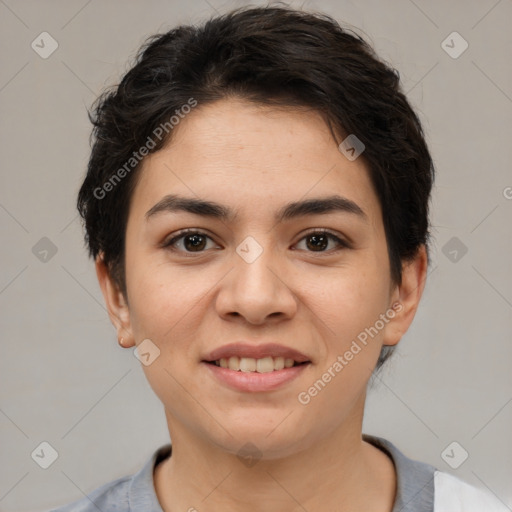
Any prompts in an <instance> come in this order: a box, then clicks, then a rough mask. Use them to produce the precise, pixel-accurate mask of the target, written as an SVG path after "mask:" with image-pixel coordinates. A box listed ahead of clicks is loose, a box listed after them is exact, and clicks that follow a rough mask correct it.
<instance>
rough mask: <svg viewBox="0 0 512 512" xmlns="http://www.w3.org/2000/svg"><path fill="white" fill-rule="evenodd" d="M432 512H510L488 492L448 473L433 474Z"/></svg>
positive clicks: (438, 472)
mask: <svg viewBox="0 0 512 512" xmlns="http://www.w3.org/2000/svg"><path fill="white" fill-rule="evenodd" d="M434 485H435V493H434V512H482V511H484V510H485V512H510V509H509V508H508V507H507V506H505V505H504V504H503V503H502V502H501V501H500V500H499V499H498V498H497V497H495V496H494V495H493V494H491V493H490V492H488V491H484V490H482V489H479V488H477V487H474V486H472V485H470V484H469V483H467V482H464V481H463V480H461V479H460V478H457V477H456V476H453V475H451V474H449V473H444V472H442V471H436V472H435V473H434Z"/></svg>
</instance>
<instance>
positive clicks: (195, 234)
mask: <svg viewBox="0 0 512 512" xmlns="http://www.w3.org/2000/svg"><path fill="white" fill-rule="evenodd" d="M208 240H211V238H210V237H209V236H207V235H205V234H204V233H201V232H200V231H186V232H182V233H180V234H179V235H177V236H175V237H174V238H171V239H170V240H169V241H167V242H165V243H164V244H163V247H166V248H170V249H171V250H173V251H182V252H185V253H187V252H203V251H204V249H205V248H206V246H207V241H208ZM178 242H180V243H181V244H182V246H181V247H180V246H179V243H178Z"/></svg>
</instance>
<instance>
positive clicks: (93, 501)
mask: <svg viewBox="0 0 512 512" xmlns="http://www.w3.org/2000/svg"><path fill="white" fill-rule="evenodd" d="M131 480H132V477H130V476H125V477H122V478H119V479H117V480H113V481H112V482H109V483H107V484H104V485H102V486H101V487H98V488H97V489H96V490H94V491H93V492H91V493H89V494H88V495H87V496H85V497H83V498H81V499H79V500H77V501H74V502H73V503H69V504H67V505H64V506H62V507H60V508H56V509H52V510H51V511H50V512H98V510H101V511H103V512H109V511H115V512H128V511H129V510H130V504H129V498H128V489H129V486H130V483H131Z"/></svg>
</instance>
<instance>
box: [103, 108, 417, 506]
mask: <svg viewBox="0 0 512 512" xmlns="http://www.w3.org/2000/svg"><path fill="white" fill-rule="evenodd" d="M339 142H340V141H335V140H334V139H333V137H332V135H331V134H330V132H329V130H328V127H327V125H326V124H325V122H324V121H323V119H322V118H321V117H320V115H319V114H317V113H315V112H313V111H311V110H309V111H306V110H303V111H297V110H292V109H270V108H268V107H267V108H264V107H261V106H256V105H254V104H250V103H248V102H245V101H243V100H238V99H229V100H222V101H219V102H216V103H213V104H210V105H205V106H198V107H197V108H196V109H194V110H193V111H192V113H190V114H189V115H188V116H187V117H186V118H185V119H184V120H182V121H181V122H180V124H179V125H178V127H176V128H175V130H174V132H173V139H172V141H171V142H170V143H169V144H167V145H166V146H165V147H164V148H163V149H162V150H161V151H159V152H157V153H153V154H151V155H149V156H148V157H147V158H146V159H145V161H144V163H143V168H142V170H141V175H140V180H139V182H138V184H137V186H136V189H135V191H134V195H133V197H132V200H131V204H130V212H129V218H128V223H127V228H126V261H125V264H126V283H127V297H124V296H123V295H122V293H121V292H120V291H119V289H118V287H117V286H116V285H115V283H114V281H113V280H112V279H111V278H110V276H109V275H108V272H107V270H106V268H105V265H104V264H103V262H102V260H101V257H99V258H98V259H97V261H96V271H97V276H98V280H99V283H100V286H101V289H102V292H103V294H104V297H105V301H106V304H107V307H108V311H109V315H110V318H111V320H112V322H113V324H114V325H115V327H116V329H117V331H118V336H119V337H121V336H122V337H123V338H124V346H126V347H133V346H135V345H138V344H139V343H140V342H141V341H142V340H144V339H147V338H149V339H150V340H151V341H152V342H153V343H154V344H155V345H156V346H158V348H159V350H160V356H159V357H157V358H156V359H155V360H154V362H153V363H152V364H150V365H148V366H142V368H143V370H144V372H145V374H146V377H147V379H148V381H149V383H150V385H151V387H152V388H153V390H154V392H155V393H156V394H157V396H158V397H159V398H160V400H161V401H162V403H163V405H164V409H165V415H166V419H167V424H168V428H169V434H170V437H171V439H172V445H173V452H172V457H170V458H168V459H166V460H165V461H164V462H162V463H161V464H160V465H158V466H157V468H156V471H155V475H154V477H155V489H156V492H157V495H158V498H159V500H160V503H161V505H162V508H163V510H164V511H165V512H171V511H172V512H175V511H185V510H189V509H191V507H195V508H196V509H197V510H201V511H202V512H204V511H215V510H224V511H227V512H229V511H235V510H241V509H242V507H243V509H244V510H248V511H265V512H273V511H276V512H277V511H279V512H283V511H284V512H292V511H298V510H304V509H306V510H308V512H315V511H320V510H343V511H347V512H348V511H356V510H372V511H376V512H381V511H382V512H390V511H391V510H392V507H393V503H394V499H395V489H396V474H395V471H394V466H393V464H392V462H391V460H390V459H389V457H388V456H387V455H386V454H384V452H382V451H380V450H379V449H377V448H376V447H374V446H373V445H371V444H369V443H366V442H364V441H363V440H362V437H361V431H362V420H363V411H364V403H365V398H366V386H367V383H368V380H369V377H370V375H371V373H372V370H373V368H374V367H375V364H376V362H377V359H378V356H379V353H380V350H381V347H382V346H383V345H396V344H397V343H398V342H399V340H400V339H401V337H402V336H403V334H404V333H405V332H406V331H407V329H408V327H409V325H410V324H411V322H412V320H413V318H414V315H415V313H416V310H417V307H418V304H419V301H420V298H421V295H422V293H423V288H424V282H425V277H426V271H427V255H426V251H425V248H424V247H423V246H422V247H421V248H420V250H419V251H418V253H417V256H416V258H415V259H414V260H412V261H411V262H409V263H408V264H407V265H405V264H404V267H403V278H402V283H401V285H400V286H396V285H394V284H393V283H392V281H391V278H390V267H389V259H388V255H387V254H388V253H387V244H386V238H385V233H384V226H383V221H382V213H381V207H380V204H379V201H378V198H377V196H376V194H375V191H374V189H373V187H372V184H371V181H370V178H369V175H368V171H367V168H366V164H365V162H364V159H363V157H359V158H357V159H356V160H354V161H349V160H348V159H347V158H346V157H345V156H344V155H343V154H342V153H341V152H340V151H339V149H338V143H339ZM171 193H172V194H180V195H184V196H188V197H200V198H201V199H208V200H212V201H215V202H218V203H221V204H223V205H226V206H229V207H230V208H232V209H235V210H237V212H238V219H237V220H236V221H233V222H223V221H220V220H217V219H210V218H206V217H202V216H198V215H194V214H191V213H185V212H165V213H161V214H159V215H155V216H154V217H153V218H152V219H151V220H150V221H146V220H145V213H146V212H147V211H148V210H149V209H150V208H151V207H152V206H153V205H154V204H156V203H157V202H158V201H159V200H160V199H161V198H162V197H163V196H164V195H166V194H171ZM333 193H337V194H340V195H342V196H345V197H347V198H349V199H351V200H352V201H354V202H356V203H357V204H358V205H359V206H360V207H361V208H362V209H363V210H364V212H365V213H366V215H367V217H368V221H367V222H365V221H364V220H362V219H360V218H359V217H358V216H356V215H354V214H350V213H344V212H331V213H327V214H322V215H319V214H316V215H309V216H306V217H300V218H294V219H291V220H289V221H284V222H282V223H279V224H275V222H274V220H273V215H274V212H275V211H277V210H278V209H279V208H280V207H282V206H283V205H284V204H286V203H289V202H292V201H298V200H301V199H304V198H310V197H324V196H329V195H332V194H333ZM183 228H196V229H197V230H199V231H202V232H204V233H205V234H206V235H207V236H209V237H210V239H207V245H206V246H205V247H204V248H202V249H201V250H202V252H193V247H191V246H192V244H190V243H189V244H188V245H186V244H185V240H184V239H181V241H178V242H177V247H176V250H175V251H174V252H173V251H172V250H171V249H170V248H162V247H160V246H159V244H161V243H162V242H163V241H165V240H169V239H170V238H171V235H173V234H176V233H177V232H178V231H179V230H181V229H183ZM313 228H325V229H328V230H330V231H332V232H333V233H334V234H336V235H337V236H339V237H340V238H341V239H344V240H350V241H351V245H350V246H349V247H348V248H340V249H339V250H336V249H337V247H338V246H337V243H336V242H335V241H334V240H331V241H330V242H329V245H328V246H327V247H326V248H325V249H323V250H321V251H318V250H316V251H315V246H314V244H312V243H311V239H310V238H308V237H306V235H307V234H308V233H307V232H308V231H312V230H313ZM247 236H252V237H253V238H254V239H255V240H257V242H258V243H259V245H260V246H261V247H262V248H263V252H262V254H261V255H260V256H259V258H257V259H256V260H255V261H254V262H252V263H250V264H249V263H247V262H246V261H244V260H243V259H242V258H241V257H240V256H239V255H238V254H237V252H236V251H235V249H236V247H237V246H238V245H239V244H240V243H241V242H242V240H244V239H245V238H246V237H247ZM187 250H188V252H187ZM395 303H399V304H400V305H401V309H400V311H399V312H397V313H396V314H395V316H394V318H393V319H390V320H389V321H388V322H387V323H385V326H384V328H383V329H381V330H380V331H379V333H378V335H377V336H375V337H374V338H373V339H371V340H370V342H369V343H368V344H367V345H366V346H365V347H364V348H363V349H362V350H361V351H360V352H359V353H358V354H357V355H356V356H355V357H354V358H353V359H352V360H351V361H350V362H349V364H347V365H346V366H345V367H344V368H343V370H342V371H341V372H339V373H338V374H336V377H335V378H333V379H332V380H331V382H329V383H328V384H327V385H326V386H325V388H324V389H323V390H322V391H321V392H320V393H318V394H317V396H315V397H314V398H312V399H311V401H310V402H309V403H308V404H307V405H303V404H301V403H300V402H299V401H298V399H297V396H298V394H299V393H300V392H303V391H307V390H308V388H310V387H311V385H312V384H313V383H314V382H315V381H316V380H318V379H319V378H321V376H322V374H323V373H324V372H326V371H327V369H328V368H329V367H331V366H332V365H333V363H334V362H335V361H336V359H337V357H338V355H340V354H344V353H345V352H346V351H347V350H348V349H349V348H350V345H351V343H352V341H353V340H354V339H356V337H357V335H358V334H359V333H360V332H362V331H364V329H365V328H367V327H370V326H373V325H374V324H375V322H376V320H378V319H379V315H381V314H383V313H385V312H386V311H387V310H389V308H391V307H392V305H393V304H395ZM237 340H246V341H248V342H252V343H254V344H257V343H266V342H277V343H281V344H284V345H287V346H292V347H294V348H296V349H298V350H300V351H301V352H303V353H304V354H306V355H307V356H308V357H309V359H310V360H311V364H310V365H309V366H308V367H307V368H305V370H304V371H303V372H302V373H301V375H300V376H299V377H298V378H296V379H295V380H293V381H291V382H289V383H287V384H286V385H284V386H282V387H281V388H280V389H278V390H274V391H272V392H258V393H250V392H241V391H236V390H233V389H230V388H227V387H226V386H223V385H221V384H220V383H219V382H218V381H217V380H216V379H214V378H213V377H212V376H211V375H210V372H209V371H207V370H208V368H205V367H204V363H201V360H202V358H203V357H204V356H205V354H206V353H207V352H209V351H210V350H212V349H214V348H217V347H220V346H222V345H224V344H227V343H231V342H235V341H237ZM132 350H133V349H132ZM248 441H250V442H251V443H252V444H254V445H255V446H256V447H257V449H258V450H259V451H260V453H261V459H260V460H259V461H258V462H257V463H256V464H255V465H253V466H252V467H247V466H246V465H244V464H242V463H241V461H240V460H239V458H238V457H237V453H238V451H239V450H240V448H241V447H242V446H243V445H245V444H246V443H247V442H248Z"/></svg>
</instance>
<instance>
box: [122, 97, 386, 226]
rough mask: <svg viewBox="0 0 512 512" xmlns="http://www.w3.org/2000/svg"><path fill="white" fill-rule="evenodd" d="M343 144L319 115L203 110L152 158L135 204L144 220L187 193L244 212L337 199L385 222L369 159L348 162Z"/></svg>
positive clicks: (232, 106)
mask: <svg viewBox="0 0 512 512" xmlns="http://www.w3.org/2000/svg"><path fill="white" fill-rule="evenodd" d="M338 142H339V141H336V140H334V138H333V136H332V134H331V132H330V130H329V128H328V126H327V124H326V123H325V121H324V119H323V118H322V117H321V115H320V114H319V113H318V112H315V111H313V110H305V109H302V110H296V109H291V108H279V109H276V108H271V107H267V106H259V105H255V104H252V103H248V102H246V101H243V100H221V101H218V102H215V103H211V104H208V105H204V106H201V105H199V106H198V107H196V108H195V109H194V110H193V111H192V112H191V113H190V114H188V115H187V116H186V117H184V119H182V120H181V121H180V123H179V124H178V125H177V126H175V128H174V129H173V132H172V138H171V141H170V142H169V143H168V144H167V145H166V146H165V147H164V148H163V149H161V150H160V151H158V152H156V153H152V154H150V155H149V156H148V157H146V159H145V160H144V162H143V166H142V169H141V175H140V177H139V182H138V184H137V187H136V189H135V192H134V197H133V200H132V203H134V204H133V206H134V207H135V208H138V207H139V206H140V207H141V210H142V209H143V208H145V210H144V213H145V212H146V211H147V210H148V209H149V208H151V207H152V206H153V205H154V204H155V203H156V202H157V201H159V200H160V199H161V198H162V197H163V196H164V195H166V194H169V193H180V194H181V195H187V196H196V197H201V198H205V199H211V200H213V201H216V202H219V203H225V204H230V205H232V206H233V209H236V210H237V211H239V210H244V209H246V208H248V207H249V206H250V205H251V204H252V205H254V206H255V207H257V208H260V207H263V206H264V207H265V208H266V209H274V210H277V209H278V208H279V206H280V205H281V204H283V203H285V202H286V203H288V202H290V201H297V200H299V199H301V198H302V199H304V198H306V197H307V196H308V195H311V196H314V197H319V196H322V195H332V194H335V193H336V194H340V195H343V196H344V197H347V198H349V199H351V200H352V201H354V202H356V203H357V204H359V205H360V206H361V207H362V208H363V209H364V210H365V211H366V212H367V213H368V215H369V216H370V217H372V216H378V215H379V210H380V206H379V204H378V199H377V196H376V195H375V193H374V189H373V186H372V184H371V181H370V178H369V174H368V170H367V167H366V164H365V161H364V159H363V158H362V157H359V158H357V159H356V160H354V161H349V160H348V159H347V158H346V157H345V156H344V155H343V154H342V153H341V152H340V150H339V149H338ZM272 204H275V208H272ZM141 213H142V211H139V214H141Z"/></svg>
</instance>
